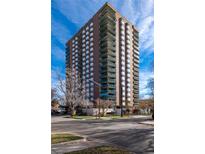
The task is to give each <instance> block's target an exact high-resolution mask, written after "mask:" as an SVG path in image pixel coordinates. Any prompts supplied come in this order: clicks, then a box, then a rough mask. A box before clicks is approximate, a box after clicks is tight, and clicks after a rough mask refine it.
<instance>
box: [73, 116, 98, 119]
mask: <svg viewBox="0 0 205 154" xmlns="http://www.w3.org/2000/svg"><path fill="white" fill-rule="evenodd" d="M73 119H96V116H74V117H73Z"/></svg>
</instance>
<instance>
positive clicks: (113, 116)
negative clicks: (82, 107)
mask: <svg viewBox="0 0 205 154" xmlns="http://www.w3.org/2000/svg"><path fill="white" fill-rule="evenodd" d="M100 118H101V120H109V119H124V118H129V116H128V115H123V117H121V116H120V115H107V116H104V117H100ZM73 119H81V120H82V119H85V120H92V119H96V116H74V117H73ZM97 119H98V118H97Z"/></svg>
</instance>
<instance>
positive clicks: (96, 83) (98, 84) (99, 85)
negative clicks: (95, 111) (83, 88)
mask: <svg viewBox="0 0 205 154" xmlns="http://www.w3.org/2000/svg"><path fill="white" fill-rule="evenodd" d="M88 81H90V82H93V83H94V84H95V85H97V86H98V87H99V88H98V89H99V105H100V88H101V84H100V83H98V82H96V81H94V80H91V79H88ZM99 114H100V111H99Z"/></svg>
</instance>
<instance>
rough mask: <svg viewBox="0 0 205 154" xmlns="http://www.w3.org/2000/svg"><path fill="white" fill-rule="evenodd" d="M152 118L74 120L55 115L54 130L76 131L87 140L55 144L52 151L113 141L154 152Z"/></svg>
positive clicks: (120, 145) (142, 150)
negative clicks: (150, 122)
mask: <svg viewBox="0 0 205 154" xmlns="http://www.w3.org/2000/svg"><path fill="white" fill-rule="evenodd" d="M149 121H150V117H138V118H130V119H114V120H71V119H69V118H63V117H59V118H58V117H55V118H52V133H60V132H67V133H73V134H77V135H81V136H84V137H85V138H86V141H84V142H83V141H81V142H76V143H75V144H69V143H65V144H60V145H52V152H53V151H56V153H60V152H59V151H62V153H63V151H73V150H74V149H75V148H76V150H78V149H83V148H86V147H92V146H97V145H113V146H118V147H121V148H125V149H127V150H129V151H131V152H134V153H154V126H153V125H150V124H146V122H149ZM72 146H74V147H72ZM62 148H64V149H65V150H63V149H62Z"/></svg>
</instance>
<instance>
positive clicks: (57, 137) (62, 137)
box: [51, 134, 83, 144]
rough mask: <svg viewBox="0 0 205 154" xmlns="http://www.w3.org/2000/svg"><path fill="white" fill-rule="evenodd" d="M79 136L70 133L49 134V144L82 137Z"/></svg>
mask: <svg viewBox="0 0 205 154" xmlns="http://www.w3.org/2000/svg"><path fill="white" fill-rule="evenodd" d="M82 138H83V137H81V136H74V135H71V134H52V135H51V144H57V143H61V142H68V141H73V140H78V139H82Z"/></svg>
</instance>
